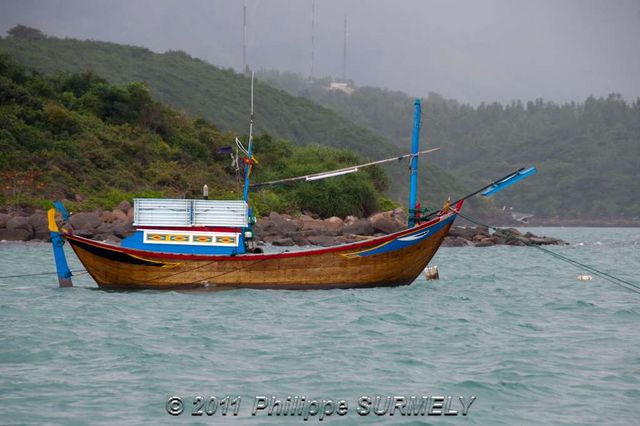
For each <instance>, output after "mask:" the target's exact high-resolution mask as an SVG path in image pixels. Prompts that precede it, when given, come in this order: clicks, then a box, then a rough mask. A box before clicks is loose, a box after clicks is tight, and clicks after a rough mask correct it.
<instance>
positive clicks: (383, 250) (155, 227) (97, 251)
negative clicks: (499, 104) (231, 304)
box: [49, 79, 535, 290]
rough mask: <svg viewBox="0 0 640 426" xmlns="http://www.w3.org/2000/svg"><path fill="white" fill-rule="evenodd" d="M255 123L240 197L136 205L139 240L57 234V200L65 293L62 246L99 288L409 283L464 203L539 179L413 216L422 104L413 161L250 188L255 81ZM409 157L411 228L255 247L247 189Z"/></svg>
mask: <svg viewBox="0 0 640 426" xmlns="http://www.w3.org/2000/svg"><path fill="white" fill-rule="evenodd" d="M251 93H252V95H251V98H252V100H251V117H252V118H251V124H250V127H249V145H248V149H244V146H242V144H241V143H240V142H239V141H238V140H236V143H237V144H238V146H239V147H240V148H241V149H242V151H243V152H244V153H245V154H246V158H245V160H244V164H245V165H246V166H245V171H244V174H245V184H244V194H243V200H234V201H217V200H208V199H207V198H208V197H206V196H205V197H204V198H205V199H203V200H187V199H135V200H134V224H133V225H134V227H135V228H136V230H135V233H134V234H133V235H131V236H129V237H127V238H126V239H124V240H123V241H122V242H121V244H120V245H114V244H108V243H103V242H98V241H93V240H90V239H87V238H83V237H81V236H78V235H75V234H74V233H73V230H72V229H71V228H70V227H63V228H62V229H59V228H58V225H57V223H56V212H59V213H60V214H61V215H62V218H63V220H65V221H66V220H68V217H69V214H68V212H67V211H66V210H65V208H64V206H63V205H62V203H60V202H55V203H54V206H55V208H54V209H51V210H50V211H49V230H50V233H51V241H52V243H53V252H54V258H55V261H56V268H57V272H58V280H59V283H60V286H70V285H71V271H70V270H69V267H68V264H67V261H66V258H65V254H64V250H63V248H62V246H63V244H64V243H65V241H67V242H69V244H70V245H71V247H72V248H73V250H74V252H75V253H76V255H77V256H78V259H80V262H81V263H82V264H83V265H84V266H85V268H86V270H87V271H88V273H89V274H90V275H91V276H92V277H93V279H94V280H95V281H96V283H97V284H98V286H100V287H102V288H108V289H125V290H128V289H132V290H133V289H176V288H194V287H215V288H243V287H244V288H260V289H331V288H356V287H377V286H399V285H407V284H411V283H412V282H413V281H414V280H415V279H416V277H417V276H418V275H419V274H420V273H421V272H422V271H423V270H424V268H425V267H426V266H427V264H428V263H429V261H430V260H431V259H432V258H433V256H434V255H435V253H436V251H437V250H438V248H439V247H440V245H441V243H442V241H443V239H444V237H445V236H446V234H447V232H448V231H449V228H450V227H451V225H452V223H453V221H454V220H455V219H456V217H457V215H458V214H459V212H460V209H461V208H462V204H463V202H464V200H465V199H467V198H469V197H471V196H474V195H476V194H478V193H482V195H485V196H490V195H492V194H494V193H496V192H498V191H500V190H502V189H503V188H505V187H507V186H510V185H512V184H513V183H515V182H517V181H519V180H521V179H524V178H525V177H527V176H529V175H530V174H532V173H534V172H535V169H534V168H531V169H527V170H524V169H520V170H517V171H516V172H514V173H511V174H509V175H507V176H505V177H504V178H502V179H500V180H497V181H495V182H493V183H491V184H489V185H487V186H485V187H484V188H482V189H480V190H478V191H476V192H474V193H472V194H469V195H468V196H466V197H463V198H461V199H460V200H458V201H456V202H454V203H453V204H452V205H450V204H449V202H447V203H445V206H444V207H443V208H442V210H440V211H439V212H431V213H430V214H428V215H426V216H422V214H424V211H422V210H420V209H416V205H417V182H418V156H419V155H423V154H426V153H429V152H432V151H434V149H432V150H427V151H420V150H419V136H418V135H419V129H420V115H421V107H420V101H419V100H416V102H415V110H414V122H413V137H412V145H411V154H407V155H403V156H400V157H394V158H390V159H384V160H379V161H374V162H371V163H366V164H360V165H357V166H352V167H348V168H344V169H339V170H333V171H329V172H324V173H317V174H313V175H307V176H298V177H293V178H286V179H280V180H277V181H272V182H265V183H260V184H254V185H251V184H250V182H249V177H250V175H251V168H252V166H253V164H254V161H253V155H252V147H253V143H252V141H253V137H252V133H253V79H252V91H251ZM405 158H408V159H410V165H411V168H410V170H411V180H410V183H411V185H410V195H409V215H408V223H407V229H405V230H402V231H399V232H396V233H393V234H389V235H386V236H381V237H377V238H372V239H369V240H365V241H360V242H356V243H351V244H343V245H339V246H335V247H328V248H312V249H307V250H299V251H298V250H295V251H289V250H285V251H282V252H273V253H262V250H261V249H260V248H258V247H256V246H255V243H254V238H253V237H254V235H253V230H252V225H253V224H254V223H255V217H253V212H252V209H251V208H250V207H249V204H248V200H249V189H250V188H251V187H253V188H256V187H261V186H264V185H271V184H281V183H288V182H292V181H296V180H304V181H315V180H319V179H325V178H330V177H334V176H342V175H345V174H348V173H355V172H357V171H359V170H360V169H362V168H364V167H369V166H372V165H375V164H382V163H385V162H390V161H396V160H402V159H405Z"/></svg>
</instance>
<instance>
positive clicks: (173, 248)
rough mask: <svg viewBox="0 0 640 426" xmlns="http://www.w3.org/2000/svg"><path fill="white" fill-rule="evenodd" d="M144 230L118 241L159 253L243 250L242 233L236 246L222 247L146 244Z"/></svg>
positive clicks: (123, 244)
mask: <svg viewBox="0 0 640 426" xmlns="http://www.w3.org/2000/svg"><path fill="white" fill-rule="evenodd" d="M143 239H144V232H143V231H136V232H135V233H134V234H133V235H131V236H129V237H127V238H125V239H124V240H122V242H121V243H120V246H121V247H125V248H130V249H136V250H145V251H152V252H159V253H174V254H204V255H207V254H221V255H227V256H230V255H234V254H243V253H245V250H244V236H243V235H242V233H241V234H240V235H239V236H238V246H237V247H224V246H197V245H187V244H184V245H182V244H158V243H153V244H147V243H145V242H144V240H143Z"/></svg>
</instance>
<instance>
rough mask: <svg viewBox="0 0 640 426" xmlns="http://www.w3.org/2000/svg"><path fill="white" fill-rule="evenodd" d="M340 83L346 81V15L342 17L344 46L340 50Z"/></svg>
mask: <svg viewBox="0 0 640 426" xmlns="http://www.w3.org/2000/svg"><path fill="white" fill-rule="evenodd" d="M342 81H343V82H346V81H347V15H344V46H343V50H342Z"/></svg>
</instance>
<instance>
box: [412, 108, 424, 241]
mask: <svg viewBox="0 0 640 426" xmlns="http://www.w3.org/2000/svg"><path fill="white" fill-rule="evenodd" d="M414 107H415V108H414V111H413V135H412V138H411V155H412V157H411V188H410V191H409V228H411V227H412V226H414V225H415V224H416V221H415V216H416V199H417V197H418V155H417V154H418V151H420V114H421V111H422V109H421V107H420V99H416V102H415V103H414Z"/></svg>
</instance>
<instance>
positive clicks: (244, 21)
mask: <svg viewBox="0 0 640 426" xmlns="http://www.w3.org/2000/svg"><path fill="white" fill-rule="evenodd" d="M246 71H247V0H244V3H243V5H242V71H241V72H242V73H245V72H246Z"/></svg>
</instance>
